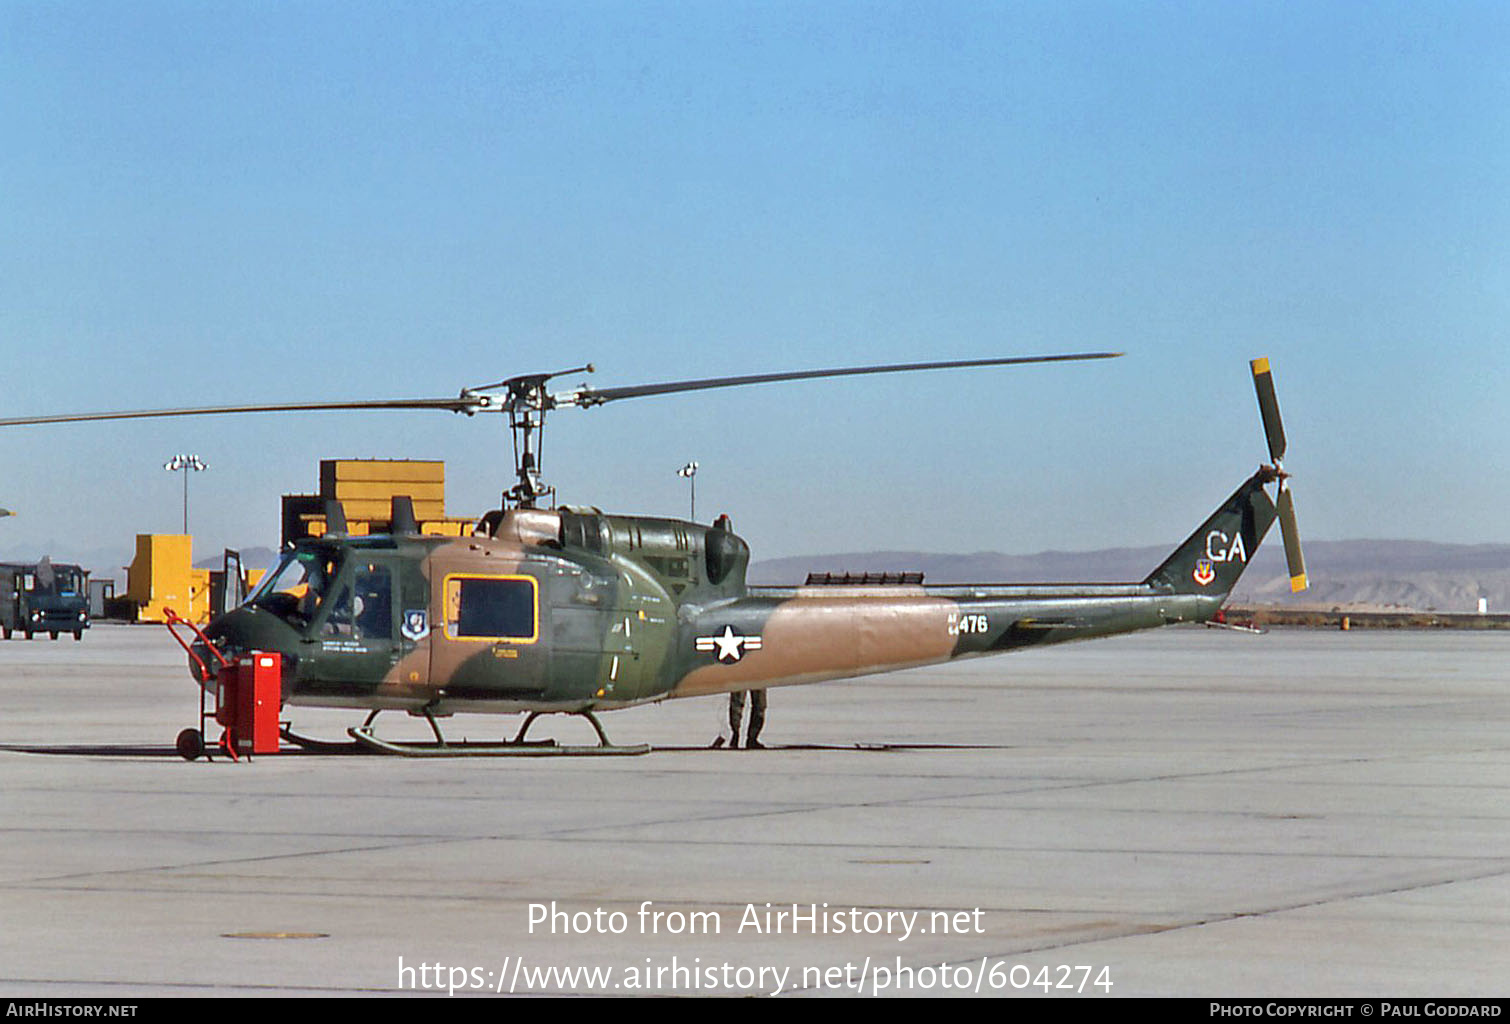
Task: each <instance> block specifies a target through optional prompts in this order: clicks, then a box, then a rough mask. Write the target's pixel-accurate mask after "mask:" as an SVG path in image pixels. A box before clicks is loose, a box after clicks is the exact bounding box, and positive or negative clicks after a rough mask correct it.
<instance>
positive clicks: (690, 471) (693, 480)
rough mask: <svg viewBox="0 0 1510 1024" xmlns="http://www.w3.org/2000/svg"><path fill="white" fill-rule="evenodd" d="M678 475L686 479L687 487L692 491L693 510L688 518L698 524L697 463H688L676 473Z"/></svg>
mask: <svg viewBox="0 0 1510 1024" xmlns="http://www.w3.org/2000/svg"><path fill="white" fill-rule="evenodd" d="M676 475H677V476H684V477H686V478H687V486H688V487H690V488H691V489H692V510H691V513H690V514H689V515H688V516H687V518H688V519H690V520H692V521H693V522H694V523H695V522H697V463H695V462H689V463H687V464H686V465H685V466H683V467H682V468H681V469H679V470H677V471H676Z"/></svg>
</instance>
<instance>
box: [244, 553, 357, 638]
mask: <svg viewBox="0 0 1510 1024" xmlns="http://www.w3.org/2000/svg"><path fill="white" fill-rule="evenodd" d="M339 568H340V565H339V563H338V562H337V560H336V559H335V557H334V556H333V555H331V554H327V553H326V552H323V551H308V550H305V551H291V552H289V553H288V554H287V555H284V556H283V561H281V562H279V563H278V567H277V568H276V569H274V570H273V571H272V572H270V573H268V575H267V577H266V578H265V579H264V580H263V581H262V582H261V583H260V584H258V586H257V589H256V590H254V591H252V595H251V596H250V597H248V598H247V599H246V603H247V604H249V605H252V606H254V607H257V608H263V609H266V610H267V611H270V612H272V613H273V614H274V615H276V616H278V617H279V618H281V619H284V620H287V621H290V622H293V621H296V620H302V621H303V622H305V623H308V622H309V621H310V620H311V619H313V618H314V617H315V613H316V612H318V611H319V610H320V605H321V604H322V603H323V602H324V601H325V598H326V596H327V595H328V594H329V592H330V588H331V584H332V583H333V582H334V580H335V578H336V570H337V569H339Z"/></svg>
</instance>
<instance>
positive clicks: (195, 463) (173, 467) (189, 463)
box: [163, 455, 210, 534]
mask: <svg viewBox="0 0 1510 1024" xmlns="http://www.w3.org/2000/svg"><path fill="white" fill-rule="evenodd" d="M209 468H210V467H209V466H207V465H205V463H204V460H202V459H201V458H200V457H199V456H198V455H175V456H173V457H172V458H171V459H169V460H168V461H167V462H164V463H163V469H166V470H167V471H168V472H169V473H178V472H182V473H183V475H184V533H185V534H187V533H188V532H189V471H190V470H193V471H194V472H196V473H198V472H200V471H201V470H205V469H209Z"/></svg>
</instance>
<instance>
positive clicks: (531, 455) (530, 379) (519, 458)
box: [462, 363, 594, 508]
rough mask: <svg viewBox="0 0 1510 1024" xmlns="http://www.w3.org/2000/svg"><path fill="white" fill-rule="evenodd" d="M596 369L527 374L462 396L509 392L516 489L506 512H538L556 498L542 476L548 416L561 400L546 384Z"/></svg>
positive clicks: (508, 498)
mask: <svg viewBox="0 0 1510 1024" xmlns="http://www.w3.org/2000/svg"><path fill="white" fill-rule="evenodd" d="M593 369H594V368H593V365H592V363H588V364H587V365H586V366H578V367H574V368H573V369H570V370H557V371H556V372H555V373H529V374H523V375H521V376H518V377H510V378H508V379H507V380H501V381H498V382H497V383H495V384H488V385H486V386H484V387H480V388H468V389H467V390H464V391H463V392H462V398H478V397H479V396H478V392H481V391H492V390H495V389H498V388H503V389H505V390H507V392H508V396H507V397H506V398H505V399H504V400H503V409H504V411H505V412H507V413H508V414H509V433H510V434H511V435H513V439H514V486H513V487H511V488H509V489H508V490H507V491H505V492H504V493H503V507H504V508H509V507H513V508H538V507H539V505H540V501H541V500H542V499H550V498H552V497H554V495H555V493H556V489H555V488H554V487H551V486H550V485H548V484H547V483H546V482H545V481H544V480H543V479H541V476H540V459H541V456H542V455H543V450H544V446H545V414H546V413H547V412H548V411H550V410H551V409H554V408H556V398H557V396H555V395H552V394H550V393H548V392H547V391H546V390H545V382H546V381H548V380H551V379H552V378H554V377H564V376H566V375H567V374H574V373H592V372H593ZM573 394H575V393H573Z"/></svg>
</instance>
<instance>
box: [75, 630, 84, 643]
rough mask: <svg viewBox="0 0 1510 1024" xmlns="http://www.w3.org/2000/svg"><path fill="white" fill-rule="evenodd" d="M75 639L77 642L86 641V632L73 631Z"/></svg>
mask: <svg viewBox="0 0 1510 1024" xmlns="http://www.w3.org/2000/svg"><path fill="white" fill-rule="evenodd" d="M73 638H74V639H75V640H82V639H84V631H83V630H82V629H76V630H74V631H73Z"/></svg>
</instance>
